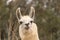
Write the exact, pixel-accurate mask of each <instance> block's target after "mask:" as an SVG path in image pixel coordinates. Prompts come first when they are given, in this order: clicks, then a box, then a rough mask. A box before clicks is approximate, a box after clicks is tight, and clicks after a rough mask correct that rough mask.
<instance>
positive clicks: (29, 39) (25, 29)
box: [16, 7, 39, 40]
mask: <svg viewBox="0 0 60 40" xmlns="http://www.w3.org/2000/svg"><path fill="white" fill-rule="evenodd" d="M18 14H19V17H18ZM16 17H17V19H18V23H19V24H20V25H19V36H20V38H21V40H39V37H38V31H37V25H36V24H35V23H34V17H35V9H34V8H33V7H31V10H30V13H29V15H25V16H22V14H21V12H20V8H17V10H16Z"/></svg>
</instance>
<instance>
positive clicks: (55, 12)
mask: <svg viewBox="0 0 60 40" xmlns="http://www.w3.org/2000/svg"><path fill="white" fill-rule="evenodd" d="M7 2H8V0H0V40H20V37H19V33H18V30H19V24H18V21H17V18H16V9H17V8H18V7H21V12H22V13H23V14H24V15H25V14H28V13H29V10H30V7H31V6H34V8H35V10H36V17H35V22H36V23H37V25H38V30H39V31H38V32H39V38H40V40H60V0H13V1H10V2H8V3H7Z"/></svg>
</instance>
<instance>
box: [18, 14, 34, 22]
mask: <svg viewBox="0 0 60 40" xmlns="http://www.w3.org/2000/svg"><path fill="white" fill-rule="evenodd" d="M19 21H23V22H29V21H34V20H33V19H32V18H31V17H30V16H28V15H26V16H22V17H21V18H20V20H19Z"/></svg>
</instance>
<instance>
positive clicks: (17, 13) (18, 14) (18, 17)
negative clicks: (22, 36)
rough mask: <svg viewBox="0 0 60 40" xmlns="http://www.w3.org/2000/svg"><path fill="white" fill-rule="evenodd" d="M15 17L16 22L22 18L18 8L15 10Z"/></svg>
mask: <svg viewBox="0 0 60 40" xmlns="http://www.w3.org/2000/svg"><path fill="white" fill-rule="evenodd" d="M16 17H17V19H18V20H19V19H20V18H21V17H22V15H21V11H20V8H17V10H16Z"/></svg>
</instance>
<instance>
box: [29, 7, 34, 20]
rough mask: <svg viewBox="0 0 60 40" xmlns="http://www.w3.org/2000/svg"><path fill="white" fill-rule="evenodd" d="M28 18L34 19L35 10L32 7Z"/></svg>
mask: <svg viewBox="0 0 60 40" xmlns="http://www.w3.org/2000/svg"><path fill="white" fill-rule="evenodd" d="M29 16H30V17H31V18H33V19H34V17H35V9H34V7H31V9H30V13H29Z"/></svg>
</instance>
